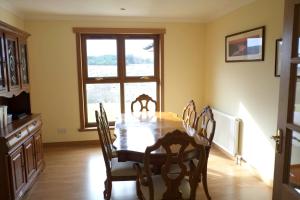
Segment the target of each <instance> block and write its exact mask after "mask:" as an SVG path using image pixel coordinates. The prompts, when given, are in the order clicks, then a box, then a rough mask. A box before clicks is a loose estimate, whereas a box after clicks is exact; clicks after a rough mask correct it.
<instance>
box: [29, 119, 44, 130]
mask: <svg viewBox="0 0 300 200" xmlns="http://www.w3.org/2000/svg"><path fill="white" fill-rule="evenodd" d="M41 126H42V121H41V120H40V119H36V120H34V121H33V122H32V123H31V124H29V125H28V131H29V132H33V131H35V130H37V129H39V128H40V127H41Z"/></svg>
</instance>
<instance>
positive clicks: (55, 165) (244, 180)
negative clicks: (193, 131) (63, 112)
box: [24, 145, 272, 200]
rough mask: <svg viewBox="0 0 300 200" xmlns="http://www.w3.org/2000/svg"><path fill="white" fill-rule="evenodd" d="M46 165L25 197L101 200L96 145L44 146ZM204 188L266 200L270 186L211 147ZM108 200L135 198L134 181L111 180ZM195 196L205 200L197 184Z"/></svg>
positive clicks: (101, 169) (233, 199)
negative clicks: (111, 187) (206, 185)
mask: <svg viewBox="0 0 300 200" xmlns="http://www.w3.org/2000/svg"><path fill="white" fill-rule="evenodd" d="M44 157H45V162H46V168H45V170H44V171H43V172H42V174H41V175H40V176H39V178H38V180H37V182H36V183H35V184H34V185H33V187H32V188H31V190H30V191H29V192H28V193H27V194H26V195H25V198H24V199H25V200H102V199H103V190H104V183H103V182H104V180H105V178H106V173H105V165H104V161H103V158H102V153H101V149H100V148H99V146H98V145H77V146H68V145H67V146H66V145H65V146H49V147H45V148H44ZM208 187H209V191H210V194H211V197H212V199H213V200H269V199H272V188H270V187H268V186H266V185H265V184H264V183H263V182H261V181H260V180H259V179H258V178H257V177H256V176H254V175H253V174H252V173H251V171H250V170H249V169H248V168H247V167H244V166H239V165H236V164H235V162H234V161H233V160H231V159H229V158H227V157H226V156H225V155H223V153H222V152H220V151H218V150H216V149H212V151H211V153H210V157H209V163H208ZM111 199H112V200H136V199H137V197H136V193H135V182H132V181H131V182H130V181H127V182H113V190H112V198H111ZM197 199H206V198H205V194H204V191H203V188H202V184H201V183H200V184H199V186H198V189H197Z"/></svg>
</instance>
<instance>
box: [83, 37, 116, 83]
mask: <svg viewBox="0 0 300 200" xmlns="http://www.w3.org/2000/svg"><path fill="white" fill-rule="evenodd" d="M86 52H87V65H88V70H87V73H88V77H117V76H118V67H117V63H118V62H117V60H118V59H117V41H116V40H115V39H88V40H86Z"/></svg>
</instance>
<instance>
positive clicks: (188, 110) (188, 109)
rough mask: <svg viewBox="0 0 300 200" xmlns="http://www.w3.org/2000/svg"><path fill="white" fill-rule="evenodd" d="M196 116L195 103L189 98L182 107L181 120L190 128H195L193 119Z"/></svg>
mask: <svg viewBox="0 0 300 200" xmlns="http://www.w3.org/2000/svg"><path fill="white" fill-rule="evenodd" d="M196 117H197V112H196V105H195V102H194V101H193V100H190V101H189V102H188V104H187V105H186V106H185V107H184V108H183V113H182V120H183V121H184V123H185V124H187V125H189V126H190V127H192V128H195V120H196Z"/></svg>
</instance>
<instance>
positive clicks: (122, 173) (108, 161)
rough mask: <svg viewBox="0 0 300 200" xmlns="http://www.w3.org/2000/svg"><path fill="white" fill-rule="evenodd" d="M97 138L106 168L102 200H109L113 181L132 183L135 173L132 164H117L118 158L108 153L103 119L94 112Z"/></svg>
mask: <svg viewBox="0 0 300 200" xmlns="http://www.w3.org/2000/svg"><path fill="white" fill-rule="evenodd" d="M95 116H96V122H97V130H98V136H99V140H100V145H101V149H102V154H103V158H104V163H105V167H106V180H105V181H104V186H105V190H104V192H103V195H104V199H106V200H107V199H110V197H111V189H112V182H113V181H134V180H136V171H135V169H134V168H133V164H134V163H133V162H130V161H127V162H118V158H116V157H113V156H112V154H111V151H110V145H111V144H110V142H109V140H108V137H105V131H106V128H105V119H104V116H103V115H102V116H101V115H99V112H98V111H95Z"/></svg>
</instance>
